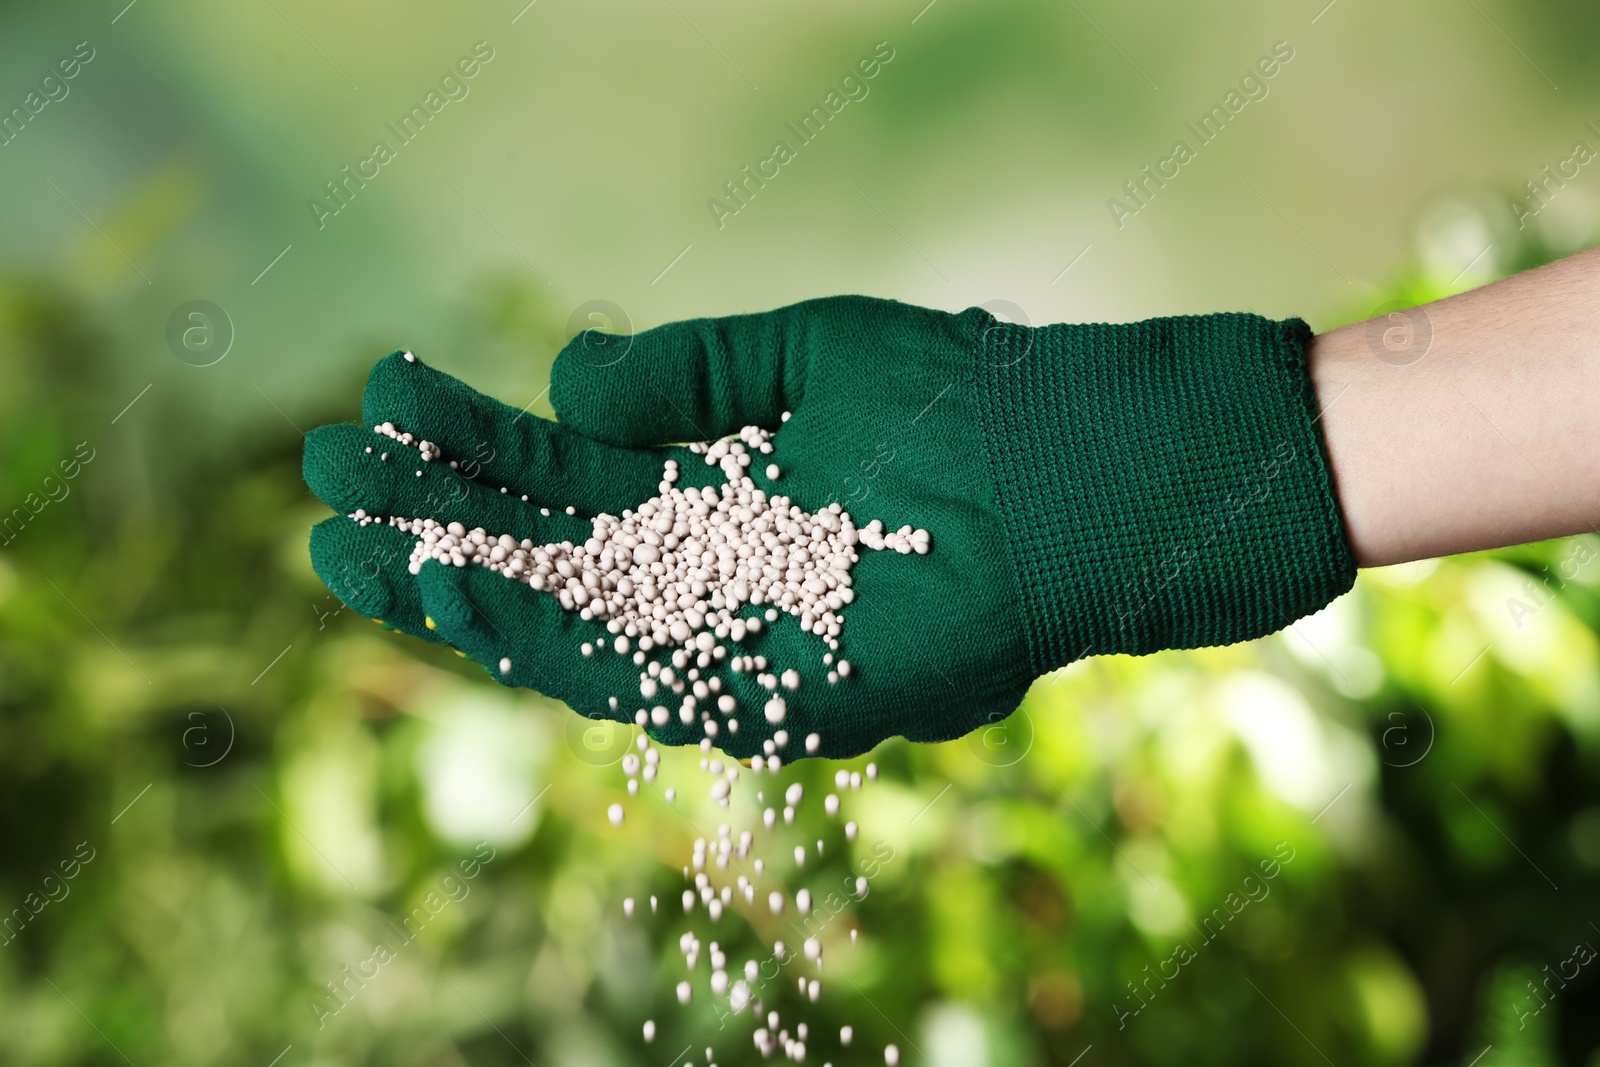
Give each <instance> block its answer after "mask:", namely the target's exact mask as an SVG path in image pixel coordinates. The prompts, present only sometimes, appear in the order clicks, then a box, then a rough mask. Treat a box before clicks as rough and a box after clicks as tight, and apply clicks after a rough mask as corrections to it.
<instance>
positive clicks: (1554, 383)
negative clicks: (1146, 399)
mask: <svg viewBox="0 0 1600 1067" xmlns="http://www.w3.org/2000/svg"><path fill="white" fill-rule="evenodd" d="M1430 332H1431V340H1429V334H1430ZM1310 360H1311V376H1312V380H1313V382H1314V383H1315V387H1316V390H1317V397H1318V400H1319V402H1320V404H1321V407H1322V412H1323V414H1322V426H1323V432H1324V434H1325V436H1326V439H1327V443H1328V451H1329V455H1330V458H1331V460H1332V463H1333V471H1334V479H1335V482H1336V485H1337V489H1338V493H1339V502H1340V505H1341V506H1342V508H1343V511H1344V516H1345V520H1346V523H1347V535H1348V537H1349V541H1350V546H1351V548H1352V550H1353V551H1354V552H1355V556H1356V562H1357V563H1358V564H1359V565H1360V566H1363V567H1378V566H1384V565H1387V564H1392V563H1404V562H1408V561H1411V560H1417V559H1429V558H1432V557H1435V556H1443V555H1449V554H1452V553H1457V552H1472V551H1477V550H1480V549H1488V548H1499V547H1503V546H1506V545H1515V544H1523V543H1526V542H1530V541H1542V540H1546V539H1548V538H1552V537H1562V536H1567V535H1571V534H1582V533H1592V532H1600V531H1597V526H1600V417H1597V416H1596V409H1597V401H1600V249H1593V250H1590V251H1587V252H1583V253H1580V254H1578V255H1575V256H1571V257H1569V258H1567V259H1564V260H1560V261H1559V262H1556V263H1552V264H1549V265H1547V266H1544V267H1540V268H1538V269H1536V270H1530V271H1527V272H1525V273H1522V274H1518V275H1515V276H1513V277H1510V278H1506V279H1504V280H1502V281H1499V282H1496V283H1494V284H1493V285H1488V286H1485V287H1483V288H1481V289H1475V290H1473V291H1471V292H1467V293H1462V294H1460V295H1458V296H1452V297H1448V298H1446V299H1444V300H1438V301H1435V302H1433V303H1431V304H1424V305H1422V306H1420V307H1417V308H1412V309H1410V310H1408V311H1404V312H1399V313H1396V314H1395V315H1391V316H1386V317H1384V318H1382V319H1375V320H1371V321H1369V322H1361V323H1354V324H1352V325H1349V326H1344V327H1341V328H1340V329H1337V330H1333V331H1331V332H1329V333H1325V334H1320V335H1318V336H1317V337H1315V338H1314V339H1313V341H1312V347H1311V353H1310Z"/></svg>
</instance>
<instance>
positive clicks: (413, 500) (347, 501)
mask: <svg viewBox="0 0 1600 1067" xmlns="http://www.w3.org/2000/svg"><path fill="white" fill-rule="evenodd" d="M369 449H370V451H369ZM385 455H387V456H388V458H387V459H385V458H384V456H385ZM301 468H302V471H303V473H304V476H305V480H306V484H307V485H309V486H310V487H311V491H312V492H313V493H315V494H316V495H317V497H318V498H319V499H320V500H322V502H323V503H325V504H327V505H328V506H329V507H331V508H333V509H335V510H336V511H341V512H344V513H345V514H347V515H348V514H349V513H351V512H353V511H355V510H356V509H358V508H359V509H362V510H364V511H365V512H367V513H368V514H369V515H372V516H374V517H376V518H378V519H386V518H388V517H390V516H400V517H402V518H408V519H435V520H437V521H439V522H441V523H449V522H460V523H461V524H462V525H463V526H466V527H467V528H469V529H471V528H473V527H480V526H481V527H483V529H484V530H486V531H487V532H488V533H491V534H493V535H495V536H499V535H501V534H509V535H510V536H512V537H513V538H515V539H516V540H518V541H521V540H524V539H531V540H534V541H536V542H538V543H539V544H545V543H548V542H552V541H573V542H574V543H578V544H581V543H582V542H583V541H585V540H587V539H588V537H589V536H590V534H591V533H592V532H593V527H592V526H591V525H590V523H589V521H588V520H587V519H584V518H581V517H576V516H572V515H568V514H566V512H564V511H559V510H556V509H553V508H545V509H542V510H544V511H549V512H550V514H548V515H544V514H542V513H541V509H540V507H539V506H538V505H537V504H535V503H533V502H531V501H524V500H522V498H521V497H518V496H512V495H511V494H510V493H509V492H505V493H501V492H498V491H496V490H493V489H490V488H489V487H488V486H485V485H482V484H479V483H477V482H474V481H472V480H471V479H468V478H464V477H462V476H461V474H460V473H458V472H457V471H453V470H451V469H450V467H449V466H448V465H447V464H445V463H442V462H439V461H437V460H435V461H433V462H424V461H423V460H422V459H421V458H420V456H419V455H418V453H417V451H416V450H415V449H412V448H410V447H409V446H406V445H402V444H400V443H399V442H397V441H394V440H392V439H390V438H388V437H384V436H383V435H381V434H375V433H372V432H371V431H370V430H364V429H362V428H361V427H359V426H352V425H350V424H349V423H339V424H335V425H333V426H319V427H318V428H317V429H315V430H312V431H311V432H310V433H308V434H306V443H305V457H304V459H303V461H302V463H301ZM419 472H420V474H419ZM346 521H348V520H346ZM352 525H354V524H352ZM407 536H409V535H407ZM412 540H413V541H415V538H414V537H413V538H412ZM408 551H409V549H408Z"/></svg>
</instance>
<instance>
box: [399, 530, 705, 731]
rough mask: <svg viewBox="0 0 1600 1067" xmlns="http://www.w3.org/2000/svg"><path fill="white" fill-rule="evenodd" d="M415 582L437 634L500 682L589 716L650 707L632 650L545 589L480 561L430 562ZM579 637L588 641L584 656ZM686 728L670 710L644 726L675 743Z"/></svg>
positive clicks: (631, 717) (624, 715) (619, 717)
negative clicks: (659, 722)
mask: <svg viewBox="0 0 1600 1067" xmlns="http://www.w3.org/2000/svg"><path fill="white" fill-rule="evenodd" d="M416 584H417V590H418V593H419V595H420V597H421V601H422V605H423V608H424V610H425V611H426V612H427V614H428V615H429V617H431V618H432V619H433V620H434V624H435V625H436V626H437V627H438V633H439V635H440V636H441V637H443V638H444V639H445V640H446V641H448V642H450V644H452V645H454V646H455V647H456V648H458V649H460V650H461V651H462V652H464V653H466V655H467V656H468V657H469V658H470V659H472V660H474V661H476V662H477V663H479V664H480V665H481V666H482V667H483V668H484V669H485V670H487V671H488V672H489V674H490V676H491V677H493V678H494V679H495V680H496V681H498V682H500V684H502V685H506V686H512V687H522V688H527V689H534V690H537V691H538V692H540V693H543V694H545V695H546V696H549V697H554V698H555V699H557V700H560V701H562V702H564V703H565V704H566V705H567V706H568V707H570V708H572V709H573V710H574V711H576V712H578V713H579V714H580V715H584V716H586V717H588V718H591V719H613V720H615V721H618V722H633V721H635V716H636V715H637V713H638V711H639V709H640V708H641V707H643V708H645V709H646V710H648V708H649V707H650V706H651V704H650V702H649V701H646V700H644V699H643V698H642V697H641V696H640V693H639V675H640V673H641V671H642V670H643V668H642V667H639V666H637V665H635V664H634V662H633V658H632V654H631V653H629V654H627V655H620V654H618V653H617V652H616V651H615V650H614V648H613V646H612V644H611V642H613V641H615V640H616V639H615V638H614V637H613V636H612V635H611V634H609V633H607V632H606V630H605V627H604V626H602V625H601V624H599V623H597V622H591V621H588V620H585V619H584V618H583V617H582V616H580V615H579V614H578V613H576V612H569V611H564V610H562V607H561V605H560V603H559V602H558V601H557V600H556V599H555V597H553V596H551V595H550V594H548V593H541V592H538V591H536V590H534V589H533V588H531V587H529V586H528V585H526V584H524V583H521V582H512V581H508V580H506V579H505V578H503V577H502V576H500V575H498V574H495V573H494V572H492V571H490V570H487V569H486V568H483V567H447V566H445V565H443V564H441V563H438V562H436V561H431V560H430V561H429V562H427V563H424V564H423V566H422V569H421V571H420V572H419V573H418V575H417V578H416ZM585 643H588V644H589V645H590V647H591V654H590V655H588V656H585V655H584V654H583V647H582V646H583V645H584V644H585ZM669 695H670V694H669ZM613 697H615V698H616V707H615V708H613V707H612V706H611V700H612V698H613ZM687 730H688V727H685V726H683V725H682V724H681V723H679V722H678V720H677V718H676V716H674V718H673V720H672V723H671V724H670V725H669V726H668V727H667V728H665V730H658V729H656V728H652V731H651V732H652V733H655V734H666V735H668V736H671V737H672V738H673V739H672V740H667V743H668V744H681V743H683V741H684V740H692V739H694V738H684V737H678V736H677V735H678V734H684V733H686V731H687ZM698 736H699V735H698V733H696V735H695V738H698ZM662 739H665V738H664V737H663V738H662Z"/></svg>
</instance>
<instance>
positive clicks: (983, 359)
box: [977, 313, 1356, 674]
mask: <svg viewBox="0 0 1600 1067" xmlns="http://www.w3.org/2000/svg"><path fill="white" fill-rule="evenodd" d="M1310 339H1311V331H1310V328H1309V327H1308V326H1307V325H1306V324H1305V323H1304V322H1303V321H1301V320H1300V319H1287V320H1285V321H1282V322H1275V321H1272V320H1269V319H1264V318H1261V317H1260V316H1257V315H1251V314H1242V313H1226V314H1217V315H1204V316H1182V317H1176V318H1165V319H1151V320H1148V321H1145V322H1136V323H1129V324H1125V325H1107V324H1094V325H1081V326H1080V325H1065V324H1063V325H1054V326H1044V327H1038V328H1032V327H1027V326H1018V325H1012V324H1007V323H995V324H994V325H993V326H992V327H991V328H990V331H989V337H988V338H987V342H986V343H985V344H984V345H983V346H982V347H981V348H980V350H979V353H978V368H977V377H978V384H979V390H978V392H979V395H980V397H981V398H982V400H981V403H982V405H983V409H984V410H983V420H984V437H985V441H986V449H987V452H988V459H989V463H990V466H991V469H992V471H993V475H994V480H995V486H996V491H997V494H998V502H997V503H998V507H999V509H1000V511H1001V513H1002V515H1003V517H1004V519H1005V521H1006V523H1007V525H1008V526H1009V527H1010V533H1011V536H1010V539H1009V540H1010V544H1011V551H1012V554H1013V557H1014V558H1013V562H1014V565H1015V567H1016V570H1017V574H1018V578H1019V579H1020V588H1021V596H1022V601H1023V609H1024V613H1025V617H1026V619H1027V622H1028V625H1029V629H1030V639H1031V643H1032V653H1033V656H1034V660H1035V662H1034V664H1033V666H1034V669H1035V671H1036V673H1041V674H1042V673H1044V672H1046V671H1049V670H1053V669H1055V668H1056V667H1059V666H1062V665H1064V664H1066V663H1070V662H1072V661H1073V660H1075V659H1078V658H1081V657H1082V656H1084V655H1100V654H1106V653H1113V652H1126V653H1132V654H1135V655H1142V654H1144V653H1147V652H1153V651H1156V650H1158V649H1162V648H1199V647H1202V646H1207V645H1224V644H1231V643H1233V642H1236V641H1243V640H1248V639H1250V638H1254V637H1260V636H1263V635H1265V634H1268V633H1272V632H1273V631H1275V630H1278V629H1281V628H1282V627H1284V626H1286V625H1288V624H1289V623H1291V622H1293V621H1294V620H1295V619H1298V618H1300V617H1302V616H1304V615H1307V614H1310V613H1311V612H1314V611H1316V610H1317V609H1319V608H1321V607H1322V606H1324V605H1325V604H1327V603H1328V602H1329V601H1330V600H1332V599H1333V598H1334V597H1336V596H1338V595H1340V594H1341V593H1343V592H1345V591H1346V590H1348V589H1349V588H1350V586H1351V584H1352V583H1353V582H1354V581H1355V571H1356V566H1355V559H1354V557H1353V556H1352V555H1351V553H1350V549H1349V546H1348V544H1347V543H1346V541H1345V535H1344V523H1343V517H1342V516H1341V514H1340V511H1339V504H1338V499H1337V497H1336V495H1335V492H1334V487H1333V481H1332V477H1331V475H1330V472H1329V465H1328V459H1327V453H1326V448H1325V445H1324V443H1323V440H1322V431H1321V428H1320V425H1319V421H1318V420H1319V417H1320V416H1319V413H1318V408H1317V400H1316V394H1315V391H1314V389H1313V388H1312V385H1311V381H1310V378H1309V375H1308V371H1307V367H1306V348H1307V345H1308V343H1309V342H1310Z"/></svg>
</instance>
